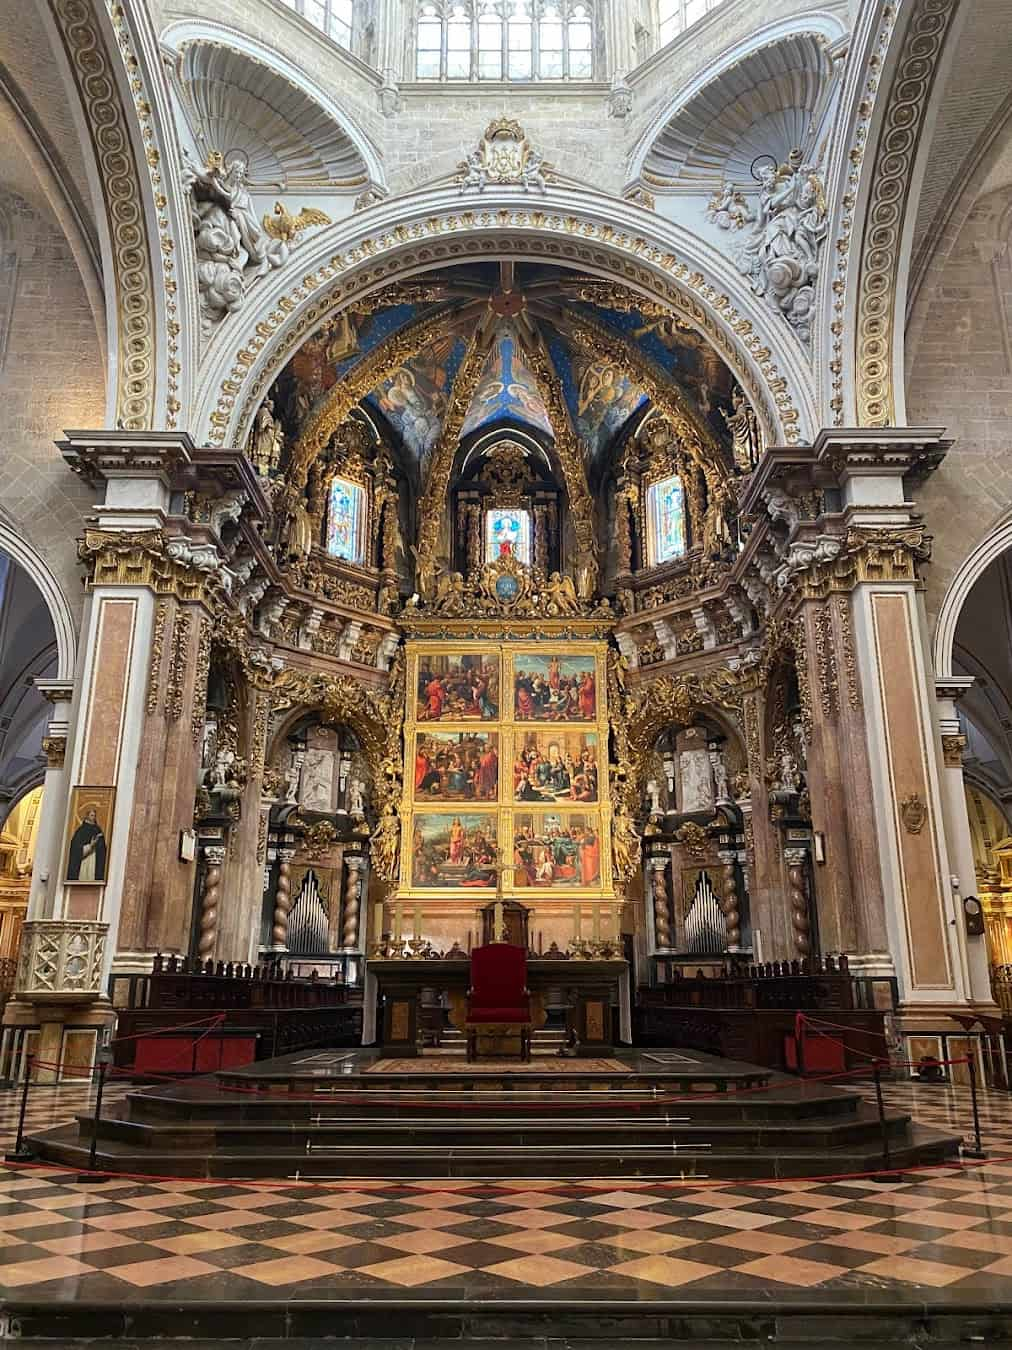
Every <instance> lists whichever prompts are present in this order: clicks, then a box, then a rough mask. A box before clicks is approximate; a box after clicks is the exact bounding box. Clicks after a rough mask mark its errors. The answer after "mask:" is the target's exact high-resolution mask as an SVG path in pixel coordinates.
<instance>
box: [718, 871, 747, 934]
mask: <svg viewBox="0 0 1012 1350" xmlns="http://www.w3.org/2000/svg"><path fill="white" fill-rule="evenodd" d="M717 857H718V858H719V859H720V861H721V863H722V865H723V868H724V901H723V904H722V905H721V908H722V909H723V911H724V922H725V923H726V924H727V946H728V950H729V951H732V952H736V951H737V950H738V948H739V947H740V946H741V911H740V909H739V907H738V905H739V902H738V878H737V876H736V875H735V870H734V861H735V855H734V852H733V851H732V850H731V849H721V850H720V852H719V853H718V854H717Z"/></svg>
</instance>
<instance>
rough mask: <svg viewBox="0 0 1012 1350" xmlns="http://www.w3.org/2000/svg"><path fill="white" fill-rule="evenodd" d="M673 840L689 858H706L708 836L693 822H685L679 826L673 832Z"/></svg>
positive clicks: (700, 826) (701, 827)
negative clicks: (676, 841)
mask: <svg viewBox="0 0 1012 1350" xmlns="http://www.w3.org/2000/svg"><path fill="white" fill-rule="evenodd" d="M675 838H676V839H677V840H678V842H679V843H680V844H681V845H682V847H683V848H684V849H685V851H686V853H687V854H688V855H689V857H690V858H705V857H706V851H707V847H708V845H709V842H710V836H709V835H708V834H707V832H706V830H705V829H704V828H703V826H702V825H697V824H696V822H695V821H694V820H687V821H686V822H685V824H684V825H679V827H678V829H677V830H676V831H675Z"/></svg>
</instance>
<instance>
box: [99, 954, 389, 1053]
mask: <svg viewBox="0 0 1012 1350" xmlns="http://www.w3.org/2000/svg"><path fill="white" fill-rule="evenodd" d="M109 996H110V998H111V1000H112V1002H113V1005H114V1006H115V1007H116V1009H117V1012H118V1014H119V1016H118V1021H117V1027H116V1036H115V1038H114V1041H113V1051H114V1058H115V1062H116V1064H117V1065H118V1066H120V1067H124V1068H126V1067H130V1066H132V1065H133V1064H134V1063H135V1061H137V1055H138V1046H139V1042H140V1041H142V1040H143V1039H144V1038H145V1037H148V1038H150V1037H152V1036H154V1037H156V1038H158V1039H159V1043H160V1044H164V1045H165V1046H166V1047H168V1046H169V1044H170V1043H171V1044H172V1045H173V1046H174V1047H176V1048H174V1049H173V1050H172V1053H171V1054H169V1055H168V1063H167V1067H169V1068H171V1069H172V1071H177V1070H178V1071H181V1072H186V1071H188V1066H189V1064H190V1054H189V1050H188V1048H187V1047H188V1046H190V1045H193V1046H196V1047H198V1050H199V1055H200V1057H201V1062H205V1061H206V1063H207V1066H208V1067H212V1066H213V1063H214V1057H215V1054H218V1053H220V1050H221V1048H222V1047H219V1046H218V1042H219V1041H221V1042H225V1041H228V1040H229V1039H233V1040H234V1039H236V1038H240V1039H241V1038H243V1037H245V1038H246V1039H247V1040H248V1041H249V1043H250V1044H251V1045H252V1044H253V1041H254V1040H255V1045H256V1049H255V1054H256V1057H257V1058H258V1059H265V1058H270V1057H273V1056H274V1055H282V1054H288V1053H291V1052H292V1051H295V1050H301V1049H305V1048H307V1047H309V1046H334V1045H356V1044H358V1043H359V1042H360V1041H361V1035H362V1010H361V1008H360V1007H352V1006H350V1005H349V1001H348V997H347V990H346V988H345V986H344V985H343V984H342V983H341V982H340V981H338V980H321V979H314V978H310V979H306V980H303V979H296V978H294V977H293V976H292V974H291V972H290V971H288V972H282V970H281V968H280V967H279V966H276V965H273V964H264V965H258V966H251V965H244V964H242V963H237V962H231V961H217V962H213V961H207V962H201V961H199V960H196V959H194V958H188V957H178V956H167V957H163V956H161V955H159V956H156V957H155V958H154V961H153V962H152V968H151V971H150V973H145V972H141V973H131V974H126V975H113V976H112V977H111V978H110V981H109ZM215 1013H220V1014H221V1015H222V1017H221V1022H220V1025H214V1024H212V1021H211V1018H210V1016H209V1015H211V1014H215ZM200 1047H202V1048H200ZM198 1050H195V1051H194V1057H193V1063H192V1069H193V1071H194V1072H196V1071H198V1063H197V1055H198ZM142 1054H144V1055H150V1046H149V1047H147V1049H146V1050H144V1051H142Z"/></svg>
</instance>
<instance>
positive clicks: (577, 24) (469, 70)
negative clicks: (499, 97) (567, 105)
mask: <svg viewBox="0 0 1012 1350" xmlns="http://www.w3.org/2000/svg"><path fill="white" fill-rule="evenodd" d="M687 2H688V0H687ZM306 3H309V0H306ZM593 75H594V22H593V12H592V0H422V2H421V4H420V5H419V8H418V19H417V30H416V47H415V76H416V78H417V79H419V80H518V81H526V80H589V79H592V78H593Z"/></svg>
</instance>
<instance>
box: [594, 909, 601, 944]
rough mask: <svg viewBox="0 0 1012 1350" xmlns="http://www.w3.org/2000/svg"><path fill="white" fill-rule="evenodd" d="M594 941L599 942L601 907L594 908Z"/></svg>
mask: <svg viewBox="0 0 1012 1350" xmlns="http://www.w3.org/2000/svg"><path fill="white" fill-rule="evenodd" d="M593 936H594V941H595V942H600V941H601V906H600V905H595V906H594V935H593Z"/></svg>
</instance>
